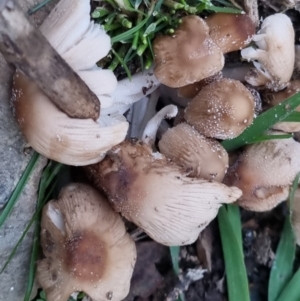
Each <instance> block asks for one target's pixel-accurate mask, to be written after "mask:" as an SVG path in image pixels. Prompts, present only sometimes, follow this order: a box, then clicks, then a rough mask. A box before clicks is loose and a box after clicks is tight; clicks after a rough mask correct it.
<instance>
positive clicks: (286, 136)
mask: <svg viewBox="0 0 300 301" xmlns="http://www.w3.org/2000/svg"><path fill="white" fill-rule="evenodd" d="M292 137H293V135H291V134H282V135H261V136H259V137H255V138H253V139H252V140H249V141H248V144H253V143H259V142H263V141H268V140H274V139H289V138H292Z"/></svg>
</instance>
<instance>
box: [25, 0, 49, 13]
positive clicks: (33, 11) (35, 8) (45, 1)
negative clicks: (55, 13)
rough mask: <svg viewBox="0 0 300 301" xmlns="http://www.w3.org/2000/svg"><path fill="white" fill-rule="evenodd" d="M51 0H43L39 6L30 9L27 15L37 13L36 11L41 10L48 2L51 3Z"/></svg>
mask: <svg viewBox="0 0 300 301" xmlns="http://www.w3.org/2000/svg"><path fill="white" fill-rule="evenodd" d="M51 1H52V0H44V1H43V2H41V3H40V4H38V5H36V6H34V7H33V8H31V9H30V10H28V11H27V14H28V15H32V14H34V13H35V12H37V11H38V10H40V9H41V8H43V7H44V6H45V5H47V4H48V3H49V2H51Z"/></svg>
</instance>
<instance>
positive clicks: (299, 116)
mask: <svg viewBox="0 0 300 301" xmlns="http://www.w3.org/2000/svg"><path fill="white" fill-rule="evenodd" d="M282 121H284V122H300V112H293V113H292V114H290V115H289V116H288V117H286V118H284V120H282Z"/></svg>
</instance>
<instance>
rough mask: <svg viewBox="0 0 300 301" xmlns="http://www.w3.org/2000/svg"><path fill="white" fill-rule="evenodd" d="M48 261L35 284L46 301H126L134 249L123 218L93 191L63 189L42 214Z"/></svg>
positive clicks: (79, 186)
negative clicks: (77, 299) (74, 300)
mask: <svg viewBox="0 0 300 301" xmlns="http://www.w3.org/2000/svg"><path fill="white" fill-rule="evenodd" d="M41 244H42V247H43V252H44V255H45V257H46V258H45V259H43V260H42V261H40V262H39V263H38V268H37V279H38V282H39V283H40V285H41V286H42V287H43V289H44V290H45V292H46V295H47V300H48V301H67V300H68V298H69V296H70V295H71V294H72V293H73V292H76V291H84V292H85V293H87V294H88V295H89V296H90V297H91V298H92V299H93V300H95V301H103V300H107V299H109V300H115V301H117V300H122V299H123V298H125V297H126V295H127V294H128V292H129V287H130V279H131V276H132V272H133V267H134V264H135V260H136V249H135V244H134V242H133V240H132V239H131V237H130V236H129V235H128V234H127V233H126V229H125V226H124V224H123V222H122V219H121V217H120V216H119V215H118V214H117V213H116V212H114V211H113V209H112V208H111V207H110V206H109V204H108V202H107V200H106V199H105V198H104V197H103V196H102V195H101V194H100V193H99V192H97V191H96V190H95V189H94V188H92V187H89V186H87V185H83V184H71V185H68V186H67V187H65V188H64V189H63V190H62V191H61V193H60V195H59V198H58V201H55V200H52V201H50V202H49V203H47V205H46V206H45V207H44V209H43V216H42V224H41Z"/></svg>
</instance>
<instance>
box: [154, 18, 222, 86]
mask: <svg viewBox="0 0 300 301" xmlns="http://www.w3.org/2000/svg"><path fill="white" fill-rule="evenodd" d="M153 50H154V54H155V68H154V74H155V76H156V77H157V78H158V80H159V81H160V82H161V83H163V84H164V85H166V86H169V87H173V88H178V87H183V86H186V85H189V84H192V83H194V82H198V81H200V80H202V79H204V78H206V77H209V76H211V75H214V74H215V73H217V72H218V71H220V70H221V69H222V68H223V66H224V56H223V54H222V51H221V50H220V48H219V47H218V46H217V45H216V44H215V42H214V41H213V40H212V39H211V38H210V37H209V28H208V26H207V24H206V23H205V21H204V20H203V19H201V18H200V17H198V16H187V17H184V18H182V23H181V24H180V25H179V27H178V28H177V29H176V30H175V33H174V34H173V35H172V36H160V37H158V38H156V39H155V40H154V43H153Z"/></svg>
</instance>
